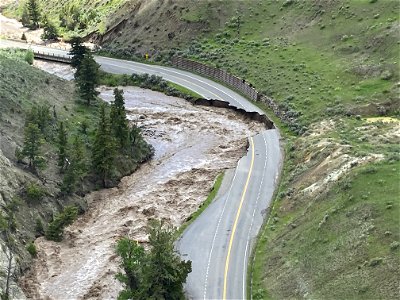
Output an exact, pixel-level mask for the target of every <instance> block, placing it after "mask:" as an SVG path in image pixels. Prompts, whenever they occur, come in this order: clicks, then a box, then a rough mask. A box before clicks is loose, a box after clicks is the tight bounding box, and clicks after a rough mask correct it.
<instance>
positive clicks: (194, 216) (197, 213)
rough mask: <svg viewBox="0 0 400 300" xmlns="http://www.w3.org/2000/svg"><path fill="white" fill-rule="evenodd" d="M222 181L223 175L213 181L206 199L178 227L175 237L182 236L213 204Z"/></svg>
mask: <svg viewBox="0 0 400 300" xmlns="http://www.w3.org/2000/svg"><path fill="white" fill-rule="evenodd" d="M223 179H224V173H222V174H220V175H218V176H217V178H216V179H215V183H214V186H213V187H212V189H211V192H210V194H209V195H208V197H207V199H206V200H205V201H204V202H203V203H202V204H201V205H200V207H199V209H198V210H196V211H195V212H194V213H193V214H192V215H191V216H190V217H189V218H188V219H187V220H186V221H185V223H183V224H182V225H181V227H179V229H178V230H177V233H176V236H177V237H178V236H180V235H182V234H183V232H184V231H185V229H186V228H187V227H188V226H189V225H190V224H192V223H193V222H194V221H195V220H196V219H197V217H198V216H200V215H201V213H202V212H203V211H204V210H205V209H206V208H207V207H208V206H209V205H210V204H211V202H213V200H214V199H215V196H216V195H217V194H218V191H219V188H220V187H221V184H222V180H223Z"/></svg>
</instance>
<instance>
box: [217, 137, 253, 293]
mask: <svg viewBox="0 0 400 300" xmlns="http://www.w3.org/2000/svg"><path fill="white" fill-rule="evenodd" d="M250 145H251V163H250V169H249V174H248V175H247V180H246V184H245V186H244V189H243V192H242V197H241V199H240V204H239V208H238V211H237V213H236V217H235V222H234V223H233V228H232V233H231V237H230V240H229V246H228V254H227V255H226V262H225V274H224V290H223V297H222V299H224V300H225V299H226V286H227V278H228V271H229V261H230V257H231V250H232V244H233V239H234V237H235V232H236V227H237V223H238V220H239V216H240V211H241V210H242V206H243V202H244V198H245V196H246V192H247V187H248V185H249V182H250V177H251V173H252V171H253V165H254V142H253V138H252V137H251V138H250Z"/></svg>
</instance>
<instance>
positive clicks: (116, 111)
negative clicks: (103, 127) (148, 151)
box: [110, 88, 129, 150]
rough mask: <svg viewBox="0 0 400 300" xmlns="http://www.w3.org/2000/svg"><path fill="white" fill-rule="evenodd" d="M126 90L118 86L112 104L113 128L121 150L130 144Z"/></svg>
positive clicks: (111, 117)
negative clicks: (125, 99) (125, 98)
mask: <svg viewBox="0 0 400 300" xmlns="http://www.w3.org/2000/svg"><path fill="white" fill-rule="evenodd" d="M123 94H124V91H123V90H119V89H117V88H115V89H114V97H115V99H114V102H113V103H112V104H111V112H110V119H111V128H112V130H113V134H114V136H115V138H116V139H117V142H118V146H119V147H120V149H121V150H125V149H126V148H127V145H128V134H129V128H128V120H127V118H126V112H125V101H124V96H123Z"/></svg>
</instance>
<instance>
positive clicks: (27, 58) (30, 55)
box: [25, 50, 34, 65]
mask: <svg viewBox="0 0 400 300" xmlns="http://www.w3.org/2000/svg"><path fill="white" fill-rule="evenodd" d="M33 59H34V55H33V51H32V50H28V51H26V54H25V61H26V62H27V63H28V64H30V65H33Z"/></svg>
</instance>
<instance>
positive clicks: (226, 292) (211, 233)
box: [0, 40, 282, 299]
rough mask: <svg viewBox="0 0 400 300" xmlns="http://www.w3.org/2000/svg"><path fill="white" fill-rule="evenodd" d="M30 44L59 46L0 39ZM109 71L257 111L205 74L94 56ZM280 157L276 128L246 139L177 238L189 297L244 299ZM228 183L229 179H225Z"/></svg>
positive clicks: (1, 45)
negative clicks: (156, 79)
mask: <svg viewBox="0 0 400 300" xmlns="http://www.w3.org/2000/svg"><path fill="white" fill-rule="evenodd" d="M5 46H14V47H24V48H27V47H31V48H32V49H34V50H35V51H44V52H49V53H54V54H57V55H66V54H67V53H66V52H65V51H63V50H57V49H52V48H45V47H41V46H29V45H26V44H21V43H16V42H10V41H1V40H0V47H5ZM95 59H96V61H97V62H98V63H99V64H100V65H101V68H102V69H103V70H105V71H108V72H111V73H118V74H121V73H127V74H131V73H149V74H155V75H158V76H162V77H163V78H164V79H166V80H168V81H171V82H174V83H177V84H180V85H182V86H185V87H187V88H188V89H191V90H193V91H195V92H196V93H198V94H200V95H202V96H203V97H204V98H208V99H221V100H225V101H229V102H230V104H232V105H234V106H237V107H240V108H244V109H246V110H247V111H257V112H260V113H262V111H261V110H260V109H258V108H257V107H256V106H254V105H253V104H251V103H250V102H248V101H247V100H246V99H245V98H244V97H242V96H240V95H239V94H237V93H235V92H233V91H232V90H230V89H228V88H226V87H225V86H222V85H220V84H218V83H215V82H213V81H211V80H209V79H206V78H204V77H201V76H198V75H195V74H192V73H189V72H185V71H181V70H177V69H173V68H169V67H162V66H155V65H146V64H141V63H136V62H131V61H124V60H118V59H111V58H105V57H95ZM281 160H282V156H281V151H280V148H279V133H278V131H277V130H275V129H272V130H264V131H263V132H261V133H260V134H258V135H256V136H254V137H251V138H249V149H248V153H247V155H246V156H245V157H243V158H242V159H241V160H240V161H239V163H238V166H237V168H236V170H235V172H234V176H231V177H226V178H227V179H225V182H224V185H227V186H228V188H227V189H225V192H223V193H219V195H218V197H217V199H216V200H215V201H214V202H213V203H212V204H211V205H210V206H209V207H208V208H207V209H206V210H205V211H204V212H203V213H202V214H201V216H200V217H199V218H198V219H197V220H196V221H195V222H193V223H192V224H191V225H190V226H189V227H188V228H187V229H186V231H185V232H184V233H183V236H182V237H181V238H180V239H179V241H178V242H177V248H178V249H179V251H180V253H181V254H182V255H183V257H184V258H185V259H190V260H192V264H193V265H192V267H193V271H192V273H190V274H189V277H188V280H187V284H186V291H187V294H188V296H189V297H190V298H193V299H244V298H246V295H247V294H246V293H247V291H246V275H247V265H248V259H249V255H250V253H251V250H252V246H253V244H254V241H255V237H256V235H257V233H258V231H259V230H260V227H261V225H262V222H263V218H264V213H265V210H266V208H267V207H268V206H269V204H270V202H271V197H272V194H273V191H274V188H275V184H276V181H277V177H278V174H279V169H280V163H281ZM227 181H229V182H227Z"/></svg>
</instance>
